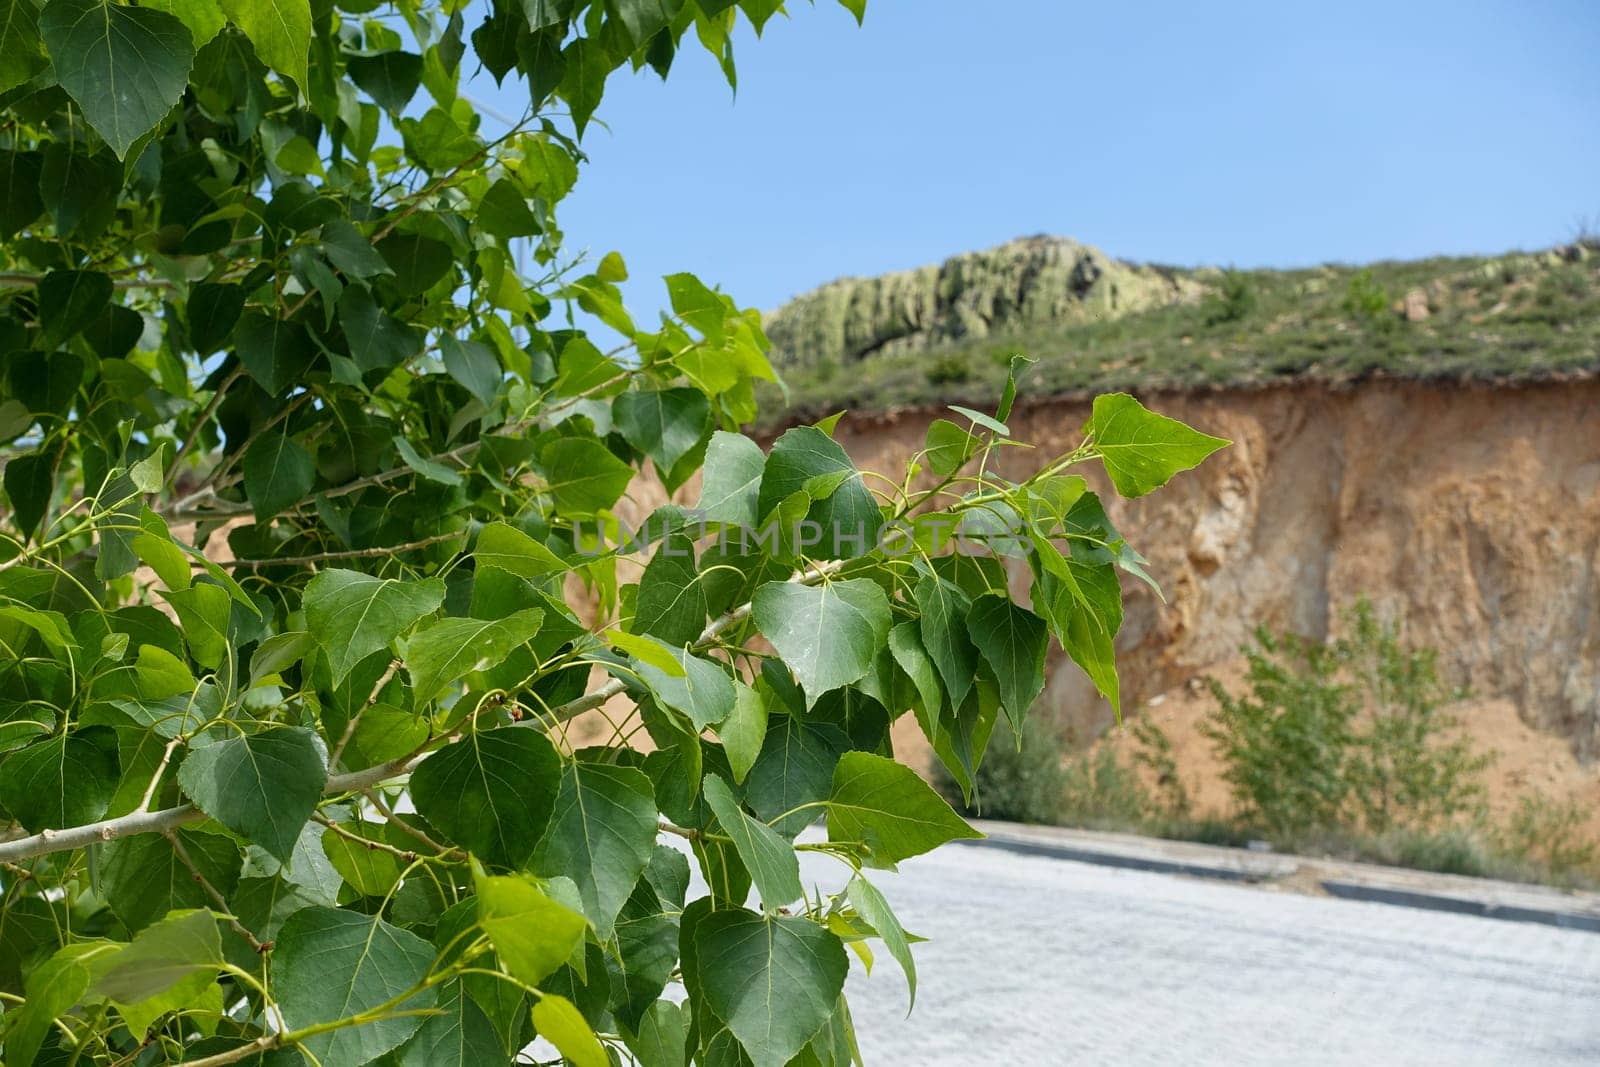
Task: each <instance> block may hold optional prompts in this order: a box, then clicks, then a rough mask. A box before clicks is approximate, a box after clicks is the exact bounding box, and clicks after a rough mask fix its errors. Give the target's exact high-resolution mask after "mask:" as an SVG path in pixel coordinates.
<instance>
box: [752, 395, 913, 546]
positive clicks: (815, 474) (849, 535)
mask: <svg viewBox="0 0 1600 1067" xmlns="http://www.w3.org/2000/svg"><path fill="white" fill-rule="evenodd" d="M835 474H843V475H844V476H845V480H844V481H843V482H842V483H840V484H838V485H837V486H835V487H834V488H833V489H832V491H831V492H829V493H828V494H827V496H826V498H825V499H821V500H817V501H816V502H815V503H813V504H812V505H811V508H810V510H808V511H807V512H806V516H805V517H806V519H808V520H809V521H811V522H815V523H817V524H819V525H820V526H821V528H822V544H821V545H819V546H817V552H816V554H815V558H818V559H842V558H847V557H851V556H864V555H866V554H867V553H868V552H870V551H872V550H873V548H874V547H875V545H876V544H877V538H878V532H879V529H880V528H881V527H882V525H883V515H882V513H881V512H880V511H879V510H878V501H877V499H876V498H875V497H874V496H873V495H872V492H871V490H869V489H868V488H867V485H866V482H865V481H863V480H862V477H861V474H860V472H859V471H857V470H856V468H855V464H853V463H851V462H850V457H849V456H848V455H846V454H845V451H844V449H843V448H841V447H839V443H838V442H837V441H835V440H834V439H833V438H831V437H829V436H828V435H827V434H826V433H823V432H822V431H821V430H820V429H818V428H817V427H815V426H797V427H795V428H794V429H792V430H789V431H787V432H785V433H784V435H783V436H782V437H779V438H778V440H777V441H776V442H774V444H773V446H772V451H771V453H770V454H768V456H767V465H766V469H765V471H764V472H763V474H762V477H761V492H760V494H759V495H758V497H757V500H756V512H757V514H758V516H759V517H760V519H761V520H762V521H766V520H767V519H768V517H769V516H770V515H771V513H772V511H773V509H775V508H776V507H777V506H778V505H779V504H780V503H782V502H783V501H784V500H785V499H786V498H787V497H789V496H790V495H791V494H793V493H797V492H801V491H804V490H806V489H807V485H808V483H810V484H812V485H815V484H816V483H815V482H813V479H816V478H819V477H821V476H825V475H835ZM846 545H848V546H850V547H849V550H848V551H847V550H846Z"/></svg>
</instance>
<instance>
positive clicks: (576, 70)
mask: <svg viewBox="0 0 1600 1067" xmlns="http://www.w3.org/2000/svg"><path fill="white" fill-rule="evenodd" d="M561 59H562V64H563V67H564V73H563V74H562V77H561V86H560V93H561V98H562V99H563V100H565V101H566V102H567V107H568V109H569V110H570V111H571V112H572V123H573V125H574V126H576V127H577V130H578V137H579V138H582V137H583V131H584V128H585V127H586V126H588V125H589V117H590V116H591V115H593V114H594V109H595V108H596V107H598V106H600V97H601V95H602V94H603V93H604V92H605V88H606V76H607V75H608V74H610V73H611V62H610V57H609V56H607V54H606V49H605V45H604V44H602V43H601V42H600V41H599V40H597V39H596V38H592V37H578V38H575V39H573V40H572V41H570V42H568V44H567V46H566V47H565V48H563V49H562V50H561Z"/></svg>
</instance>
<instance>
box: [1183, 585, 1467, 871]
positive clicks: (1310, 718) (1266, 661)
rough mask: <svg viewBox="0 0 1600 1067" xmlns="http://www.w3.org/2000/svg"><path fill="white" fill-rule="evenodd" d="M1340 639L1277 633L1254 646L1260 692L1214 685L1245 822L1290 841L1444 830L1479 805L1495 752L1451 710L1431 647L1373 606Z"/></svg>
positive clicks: (1220, 742) (1220, 731)
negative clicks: (1409, 641) (1414, 644)
mask: <svg viewBox="0 0 1600 1067" xmlns="http://www.w3.org/2000/svg"><path fill="white" fill-rule="evenodd" d="M1346 622H1347V629H1348V633H1347V634H1346V635H1345V636H1343V637H1340V638H1339V639H1337V640H1335V641H1331V642H1326V643H1323V642H1315V641H1308V640H1306V639H1304V638H1300V637H1296V636H1294V635H1292V634H1290V635H1273V634H1271V633H1268V632H1267V631H1265V630H1261V631H1258V633H1257V635H1256V643H1257V647H1255V648H1254V649H1249V650H1247V652H1246V656H1247V658H1248V660H1249V671H1248V674H1247V675H1246V684H1247V686H1248V690H1249V691H1248V692H1247V693H1244V694H1240V695H1238V696H1235V695H1233V694H1230V693H1229V692H1228V691H1227V690H1226V689H1225V688H1223V687H1222V686H1221V685H1220V684H1219V683H1217V682H1215V681H1213V682H1212V683H1211V691H1212V694H1213V695H1214V696H1215V697H1216V699H1217V704H1218V707H1217V709H1216V711H1215V713H1214V715H1213V718H1212V720H1211V721H1210V722H1208V723H1207V724H1205V726H1204V727H1203V730H1204V732H1205V733H1206V735H1207V736H1208V737H1210V738H1211V740H1212V742H1213V744H1215V746H1216V748H1217V751H1218V754H1219V755H1220V756H1221V757H1222V759H1223V761H1224V764H1225V765H1226V770H1225V771H1224V777H1225V778H1226V779H1227V781H1228V783H1229V784H1230V785H1231V786H1232V788H1233V794H1234V799H1235V801H1236V802H1237V803H1238V804H1239V807H1240V811H1241V813H1242V815H1243V816H1244V818H1245V819H1246V820H1247V821H1249V822H1252V823H1254V824H1256V825H1257V826H1259V827H1260V828H1261V829H1263V830H1265V831H1266V832H1267V833H1269V834H1272V835H1274V836H1275V837H1277V838H1278V839H1279V840H1283V841H1294V840H1297V839H1301V838H1304V837H1305V836H1306V835H1308V834H1312V833H1317V832H1328V831H1331V830H1336V829H1347V828H1348V829H1357V828H1359V829H1361V830H1364V831H1366V832H1368V833H1372V834H1383V833H1385V832H1387V831H1389V830H1391V829H1396V828H1400V829H1409V830H1434V829H1438V828H1440V827H1442V826H1444V825H1445V824H1447V823H1449V822H1450V821H1451V820H1453V819H1455V818H1456V817H1457V816H1460V815H1465V814H1468V813H1470V812H1472V811H1474V810H1476V808H1477V807H1478V805H1479V804H1480V802H1481V799H1482V795H1483V787H1482V784H1481V782H1480V781H1479V778H1480V776H1481V772H1482V771H1483V769H1484V768H1485V767H1486V766H1487V765H1488V763H1489V757H1487V756H1482V755H1477V754H1475V753H1474V752H1473V751H1472V747H1471V744H1470V743H1469V742H1468V740H1467V739H1466V738H1463V737H1460V736H1458V735H1457V734H1456V732H1455V731H1456V726H1457V723H1456V722H1455V721H1454V720H1453V719H1451V718H1450V717H1449V716H1447V715H1444V714H1442V713H1441V712H1440V706H1441V705H1442V704H1444V703H1445V702H1446V701H1448V700H1451V699H1458V698H1459V697H1460V696H1461V695H1462V694H1460V693H1458V692H1454V691H1452V690H1450V689H1448V688H1447V687H1445V686H1444V685H1442V684H1441V683H1440V681H1439V677H1438V672H1437V669H1436V666H1435V659H1436V655H1435V653H1434V652H1433V650H1431V649H1423V650H1411V649H1409V648H1407V647H1406V646H1405V645H1404V644H1403V643H1402V641H1401V639H1400V632H1399V629H1398V627H1397V626H1396V625H1394V624H1392V623H1381V622H1379V621H1378V620H1377V618H1376V617H1375V616H1374V614H1373V612H1372V609H1371V607H1370V605H1368V604H1366V603H1365V602H1361V603H1359V604H1357V606H1356V607H1355V608H1354V609H1353V610H1352V611H1351V612H1350V613H1349V614H1348V616H1347V619H1346Z"/></svg>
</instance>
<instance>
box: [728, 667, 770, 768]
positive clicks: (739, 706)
mask: <svg viewBox="0 0 1600 1067" xmlns="http://www.w3.org/2000/svg"><path fill="white" fill-rule="evenodd" d="M733 689H734V701H733V711H732V712H731V713H730V714H729V715H728V717H727V718H726V719H725V720H723V722H722V724H721V725H720V726H718V727H717V735H718V736H719V737H721V738H722V746H723V749H724V751H726V753H727V756H728V766H729V767H730V768H731V769H732V770H733V780H734V781H735V782H743V781H744V780H745V777H746V776H747V775H749V773H750V768H751V767H753V766H755V762H756V759H757V758H758V757H759V756H760V755H761V746H762V743H763V742H764V741H766V739H767V702H766V701H765V700H764V699H762V696H761V694H760V693H759V692H757V691H756V690H754V689H751V688H750V687H749V686H747V685H745V684H744V683H743V682H738V681H736V682H734V684H733Z"/></svg>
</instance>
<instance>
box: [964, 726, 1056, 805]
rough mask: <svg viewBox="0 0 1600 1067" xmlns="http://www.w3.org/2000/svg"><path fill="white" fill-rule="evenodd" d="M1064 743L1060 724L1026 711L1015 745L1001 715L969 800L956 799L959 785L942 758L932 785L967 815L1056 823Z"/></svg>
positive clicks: (1014, 738) (1013, 737)
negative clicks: (1018, 738) (1056, 724)
mask: <svg viewBox="0 0 1600 1067" xmlns="http://www.w3.org/2000/svg"><path fill="white" fill-rule="evenodd" d="M1064 747H1065V738H1064V737H1063V735H1062V733H1061V731H1060V729H1059V728H1057V727H1056V726H1054V725H1053V724H1051V723H1048V722H1046V721H1044V718H1043V717H1042V716H1040V715H1030V716H1029V717H1028V720H1027V722H1026V723H1025V724H1024V726H1023V728H1022V743H1021V745H1018V744H1017V738H1016V735H1015V734H1014V733H1012V732H1011V725H1010V721H1009V720H1007V719H1006V718H1004V717H1002V718H1001V720H1000V723H999V725H997V726H996V727H995V736H994V737H993V739H992V740H991V741H990V743H989V748H988V751H987V752H986V753H985V754H984V757H983V762H982V763H981V764H980V765H979V767H978V771H977V774H976V775H975V776H974V781H973V789H972V802H971V803H970V804H967V803H965V802H964V801H963V800H962V797H961V787H960V786H959V785H958V784H957V783H956V780H955V778H954V777H952V776H951V774H950V772H949V771H948V770H947V769H946V768H945V765H944V764H943V763H939V764H937V765H936V766H935V770H934V785H935V786H937V787H938V789H939V791H940V792H941V793H943V794H944V795H945V796H946V797H948V798H950V801H951V803H952V804H954V805H956V806H957V807H961V808H964V809H965V811H966V813H967V814H969V815H977V816H982V817H983V818H986V819H1004V820H1007V821H1009V822H1031V823H1057V822H1059V821H1060V815H1061V789H1062V782H1063V773H1062V769H1061V753H1062V750H1063V748H1064Z"/></svg>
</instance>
